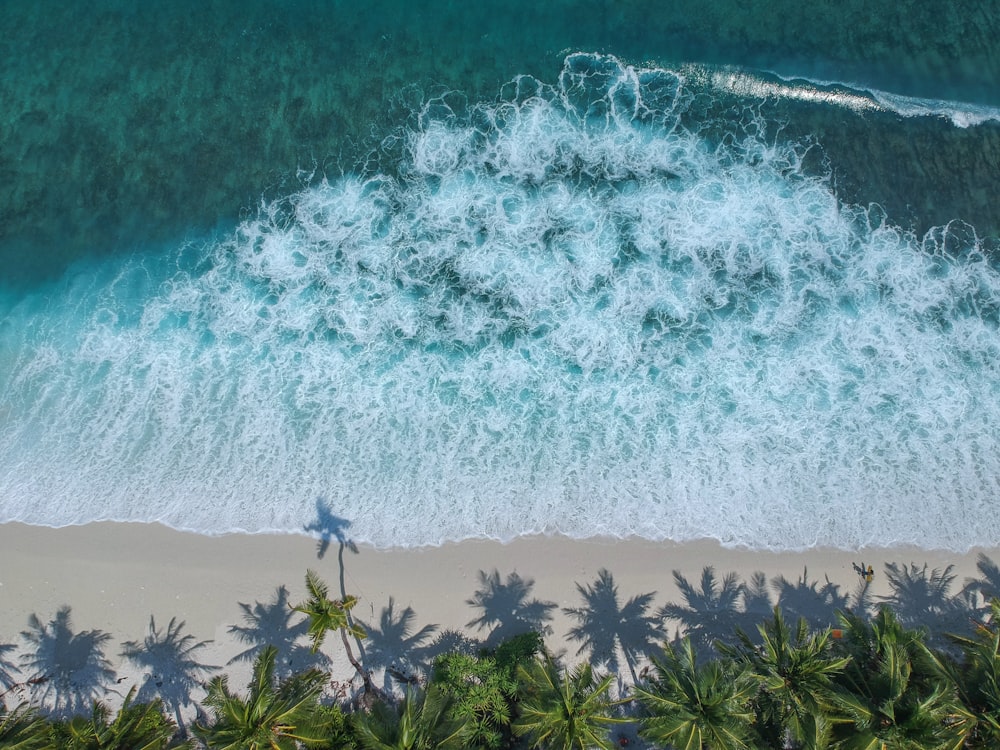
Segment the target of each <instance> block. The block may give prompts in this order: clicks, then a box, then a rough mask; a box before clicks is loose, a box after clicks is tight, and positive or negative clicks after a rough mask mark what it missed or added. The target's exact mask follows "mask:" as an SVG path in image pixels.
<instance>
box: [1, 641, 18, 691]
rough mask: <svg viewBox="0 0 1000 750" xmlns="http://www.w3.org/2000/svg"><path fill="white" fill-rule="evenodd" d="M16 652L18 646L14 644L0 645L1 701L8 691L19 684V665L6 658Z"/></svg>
mask: <svg viewBox="0 0 1000 750" xmlns="http://www.w3.org/2000/svg"><path fill="white" fill-rule="evenodd" d="M16 650H17V646H15V645H14V644H13V643H0V700H2V699H3V696H4V695H6V694H7V692H8V691H10V690H11V689H13V688H14V687H15V686H17V685H18V684H19V681H18V678H17V674H18V668H17V665H16V664H14V662H12V661H7V658H6V657H5V656H4V655H5V654H9V653H11V652H13V651H16Z"/></svg>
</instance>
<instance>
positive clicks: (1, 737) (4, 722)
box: [0, 701, 56, 750]
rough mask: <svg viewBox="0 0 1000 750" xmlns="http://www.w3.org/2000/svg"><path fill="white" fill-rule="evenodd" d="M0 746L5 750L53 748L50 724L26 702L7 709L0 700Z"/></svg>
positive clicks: (44, 749) (43, 749) (45, 749)
mask: <svg viewBox="0 0 1000 750" xmlns="http://www.w3.org/2000/svg"><path fill="white" fill-rule="evenodd" d="M0 747H2V748H5V750H48V749H49V748H55V747H56V745H55V744H54V740H53V739H52V736H51V726H50V725H49V723H48V722H47V721H45V719H43V718H42V717H41V716H40V715H39V714H38V711H37V710H36V709H35V708H34V707H33V706H30V705H29V704H27V703H22V704H21V705H19V706H17V707H16V708H13V709H11V710H10V711H7V710H6V709H5V708H4V704H3V701H0Z"/></svg>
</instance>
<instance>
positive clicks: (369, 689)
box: [340, 628, 378, 695]
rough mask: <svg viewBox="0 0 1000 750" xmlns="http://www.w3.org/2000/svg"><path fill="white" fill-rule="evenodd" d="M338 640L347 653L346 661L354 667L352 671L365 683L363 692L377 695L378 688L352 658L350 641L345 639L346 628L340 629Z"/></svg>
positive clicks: (359, 664)
mask: <svg viewBox="0 0 1000 750" xmlns="http://www.w3.org/2000/svg"><path fill="white" fill-rule="evenodd" d="M340 640H342V641H343V642H344V650H345V651H346V652H347V660H348V661H349V662H351V666H352V667H354V671H356V672H357V673H358V674H359V675H361V679H362V680H363V681H364V683H365V692H366V693H369V694H372V695H378V688H376V687H375V684H374V683H373V682H372V678H371V677H370V676H369V675H368V672H367V671H366V670H365V668H364V667H362V666H361V662H359V661H358V660H357V659H355V658H354V651H353V650H351V641H350V639H349V638H348V637H347V629H346V628H341V629H340Z"/></svg>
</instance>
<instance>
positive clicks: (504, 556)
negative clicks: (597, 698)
mask: <svg viewBox="0 0 1000 750" xmlns="http://www.w3.org/2000/svg"><path fill="white" fill-rule="evenodd" d="M979 552H983V553H985V554H986V555H987V556H989V557H990V558H991V559H993V560H995V561H996V560H1000V548H998V549H986V550H973V551H971V552H970V553H968V554H965V555H957V554H953V553H947V552H942V551H928V550H921V549H916V548H906V547H899V548H891V549H869V550H862V551H858V552H853V553H852V552H845V551H840V550H832V549H812V550H808V551H805V552H796V553H769V552H760V551H751V550H746V549H725V548H722V547H720V546H719V545H718V544H715V543H712V542H696V543H685V544H674V543H660V542H650V541H645V540H639V539H632V540H625V541H623V540H609V539H593V540H586V541H577V540H570V539H566V538H561V537H531V538H522V539H518V540H516V541H514V542H511V543H507V544H500V543H497V542H492V541H485V540H484V541H468V542H463V543H460V544H447V545H444V546H441V547H436V548H424V549H408V550H407V549H396V550H375V549H371V548H365V547H360V548H358V549H357V551H351V550H350V549H347V548H343V549H342V548H341V547H340V545H338V543H337V542H336V541H334V542H333V544H332V545H331V546H330V548H329V549H328V550H327V552H326V554H325V555H324V556H323V558H322V559H320V558H318V556H317V553H318V545H317V542H316V541H315V540H313V539H310V538H307V537H304V536H295V535H287V536H271V535H227V536H219V537H208V536H199V535H196V534H190V533H183V532H178V531H174V530H171V529H168V528H165V527H163V526H160V525H155V524H116V523H96V524H89V525H86V526H78V527H68V528H62V529H50V528H40V527H31V526H24V525H21V524H13V523H12V524H3V525H0V644H3V643H8V644H14V645H16V646H17V647H18V651H17V652H14V653H8V654H7V655H6V658H7V661H8V662H14V663H17V659H18V658H19V654H20V653H22V652H23V651H24V649H25V645H26V644H25V642H24V640H23V639H22V637H21V635H20V633H21V631H23V630H25V628H26V626H27V624H28V618H29V616H30V615H32V614H36V615H37V616H38V617H39V619H40V620H41V621H43V622H48V621H49V620H51V619H52V617H53V616H54V615H55V613H56V611H57V610H58V609H59V608H60V607H62V606H65V605H68V606H70V607H71V608H72V622H73V626H74V628H75V629H76V630H77V631H81V630H94V629H96V630H100V631H104V632H107V633H109V634H111V636H112V639H111V640H110V641H109V645H108V647H107V656H108V657H109V659H111V661H112V663H113V665H114V667H115V668H116V669H117V670H118V674H119V675H121V676H122V677H123V680H122V682H123V683H124V684H126V685H127V684H129V683H131V682H132V681H135V680H138V679H139V678H140V677H141V675H139V674H137V673H136V671H135V670H134V668H130V667H129V666H128V665H127V664H125V663H123V661H122V660H121V659H120V658H119V652H120V644H121V643H122V642H123V641H126V640H141V639H142V638H143V637H144V636H145V634H146V633H147V629H148V626H149V620H150V616H151V615H153V616H155V618H156V621H157V625H158V626H160V627H162V626H164V625H166V623H167V622H169V620H170V618H171V617H177V618H178V619H179V620H184V621H185V622H186V625H185V630H184V632H186V633H190V634H192V635H193V636H194V637H195V638H197V639H198V640H211V641H212V643H211V644H210V645H209V646H208V647H207V648H206V649H204V650H203V651H201V652H200V653H199V658H200V659H201V661H203V662H205V663H212V664H217V665H223V664H225V663H226V662H227V661H228V660H229V659H231V658H232V657H233V656H234V655H235V654H237V653H239V652H240V651H241V650H243V649H244V648H246V646H245V645H243V644H240V643H238V642H237V641H236V640H234V638H233V637H232V635H231V634H229V632H228V628H229V627H230V626H231V625H234V624H238V623H241V622H242V617H243V612H242V610H241V608H240V606H239V603H240V602H242V603H246V604H251V605H252V604H253V603H254V602H271V601H273V600H274V594H275V590H276V588H277V587H278V586H281V585H286V586H287V587H288V588H289V591H290V596H289V599H290V601H291V602H292V603H296V602H298V601H301V600H302V599H303V598H304V597H305V587H304V581H303V579H304V573H305V571H306V569H307V568H312V569H314V570H316V571H317V572H318V573H319V574H320V575H321V576H322V577H323V578H325V579H326V580H327V581H328V582H329V584H330V588H331V592H332V593H333V594H334V595H337V594H338V593H339V591H340V576H341V572H343V586H344V589H345V590H346V592H347V593H350V594H353V595H356V596H357V597H359V600H360V601H359V603H358V605H357V607H356V609H355V610H354V614H355V616H356V617H357V619H359V620H361V621H362V622H367V623H371V622H377V621H378V617H379V615H380V613H381V612H382V610H383V608H384V607H386V605H387V604H388V601H389V598H390V597H394V599H395V603H396V612H397V613H398V612H399V611H400V610H402V608H404V607H407V606H410V607H412V608H413V610H414V611H415V613H416V617H415V621H414V626H415V628H416V629H419V628H420V627H422V626H424V625H429V624H433V625H436V626H438V627H439V628H440V629H448V628H454V629H466V630H468V631H469V632H470V634H471V635H475V636H479V637H485V635H486V633H485V632H482V631H477V630H476V629H475V628H468V627H467V624H468V623H469V622H470V621H472V620H474V619H475V618H476V617H477V616H478V615H479V612H478V611H477V610H476V609H475V608H474V607H472V606H470V604H468V602H467V600H468V599H469V598H470V597H472V596H473V594H474V593H475V592H476V591H477V590H478V589H480V588H481V585H482V581H481V580H480V577H479V576H480V571H485V572H487V573H489V572H492V571H494V570H496V571H498V572H499V574H500V577H501V580H504V581H506V579H507V576H508V575H509V574H511V573H517V574H518V575H520V576H521V577H522V578H523V579H525V580H533V581H534V585H533V586H532V588H531V590H530V598H536V599H539V600H543V601H550V602H554V603H555V604H556V605H558V607H559V608H560V609H557V610H555V612H554V618H553V620H552V622H551V627H552V632H551V634H550V635H549V636H548V638H547V643H548V645H549V647H550V648H551V649H552V650H554V651H562V650H564V649H567V648H569V649H570V651H571V652H572V651H575V645H573V644H571V643H569V642H567V641H566V639H565V635H566V632H567V630H568V629H569V628H570V627H571V626H572V625H573V622H572V621H571V620H570V619H569V618H567V616H566V615H565V614H564V613H563V612H562V611H561V608H562V607H579V606H580V605H581V604H582V599H581V597H580V594H579V592H578V591H577V589H576V585H575V584H581V585H586V584H591V583H593V582H594V581H595V579H596V578H597V575H598V571H599V570H600V569H602V568H605V569H607V570H609V571H610V572H611V573H612V574H613V576H614V578H615V582H616V583H617V584H618V589H619V597H620V601H622V602H624V601H625V600H627V599H628V598H630V597H632V596H635V595H637V594H643V593H648V592H656V595H655V597H654V598H653V607H652V609H653V610H654V611H655V609H657V608H658V607H660V606H662V605H664V604H666V603H667V602H681V601H682V599H681V597H680V595H679V592H678V590H677V587H676V585H675V583H674V580H673V577H672V571H674V570H677V571H680V572H681V573H682V574H683V575H684V576H686V577H687V578H688V579H689V580H690V581H691V582H692V583H695V584H697V583H698V581H699V578H700V574H701V571H702V569H703V568H704V567H705V566H707V565H711V566H713V567H714V568H715V570H716V571H717V572H718V574H719V577H720V578H721V576H722V574H724V573H726V572H730V571H735V572H737V573H739V574H740V575H741V576H742V578H743V579H744V580H746V579H749V577H750V575H751V574H752V573H753V572H754V571H762V572H763V573H764V574H766V575H767V577H768V579H769V580H770V579H773V578H774V577H775V576H778V575H783V576H784V577H785V578H786V579H788V580H791V581H795V580H797V579H799V578H800V577H801V576H802V574H803V571H804V569H808V578H809V579H810V580H818V581H820V582H823V581H824V580H825V579H827V578H828V579H829V581H830V582H832V583H834V584H836V585H838V586H839V587H840V588H841V589H842V590H843V591H844V592H845V593H846V592H849V591H852V590H854V589H855V587H856V586H857V584H858V582H859V576H858V574H857V573H856V572H855V570H854V568H853V563H855V562H862V561H863V562H865V563H870V564H872V565H873V566H874V568H875V570H876V572H877V573H876V576H875V581H874V583H873V589H874V593H875V595H876V596H880V595H886V594H888V593H889V590H888V586H887V583H886V579H885V576H884V575H883V565H884V564H885V563H888V562H897V563H903V564H909V563H911V562H914V563H919V564H921V565H922V564H924V563H926V564H928V565H929V566H930V567H931V568H942V569H943V568H944V567H945V566H947V565H954V566H955V569H954V571H953V572H954V573H955V574H956V576H957V578H956V581H955V587H954V590H953V593H957V589H958V588H959V587H960V586H961V585H962V584H963V583H964V582H965V580H966V579H967V578H973V577H977V575H978V571H977V569H976V561H977V554H978V553H979ZM341 558H342V559H343V570H342V571H341V564H340V559H341ZM675 626H676V624H673V625H672V626H671V632H673V628H674V627H675ZM329 650H330V652H331V653H333V652H334V651H335V650H339V642H336V641H335V640H334V639H331V641H330V649H329ZM334 667H335V671H339V672H340V673H339V674H335V675H334V676H335V678H340V679H345V680H346V679H348V678H350V676H351V670H350V667H349V666H348V665H347V664H346V663H344V662H343V661H339V662H337V663H335V665H334ZM239 674H240V673H239V672H238V671H237V672H236V673H235V674H233V683H234V685H236V686H242V684H243V681H242V679H240V678H239Z"/></svg>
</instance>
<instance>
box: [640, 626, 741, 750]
mask: <svg viewBox="0 0 1000 750" xmlns="http://www.w3.org/2000/svg"><path fill="white" fill-rule="evenodd" d="M653 667H654V670H655V673H656V676H655V678H654V679H653V680H652V681H651V682H650V683H649V685H648V686H646V687H637V688H636V694H637V695H638V697H639V701H640V703H641V704H642V706H643V708H644V709H645V710H646V712H647V715H646V716H645V717H643V719H642V730H641V734H642V735H643V736H644V737H645V738H646V739H648V740H650V741H652V742H655V743H658V744H660V745H667V744H670V745H672V746H674V747H677V748H681V749H682V750H700V749H701V748H706V749H708V750H744V749H748V748H751V747H752V745H751V744H750V737H751V730H752V725H753V720H754V714H753V711H752V710H751V708H750V701H751V699H752V698H753V696H754V694H755V692H756V689H757V685H756V683H755V681H754V680H753V678H752V677H751V676H750V675H749V673H748V672H747V671H746V670H745V669H743V668H741V667H740V666H739V665H738V664H737V663H736V662H735V661H732V660H712V661H708V662H705V663H704V664H699V663H698V662H697V657H696V656H695V649H694V646H693V645H692V643H691V640H690V639H689V638H684V639H683V640H682V641H681V642H680V643H679V644H678V645H677V646H676V647H674V646H673V645H671V644H669V643H667V644H665V645H664V647H663V654H662V656H659V657H657V656H654V657H653Z"/></svg>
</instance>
